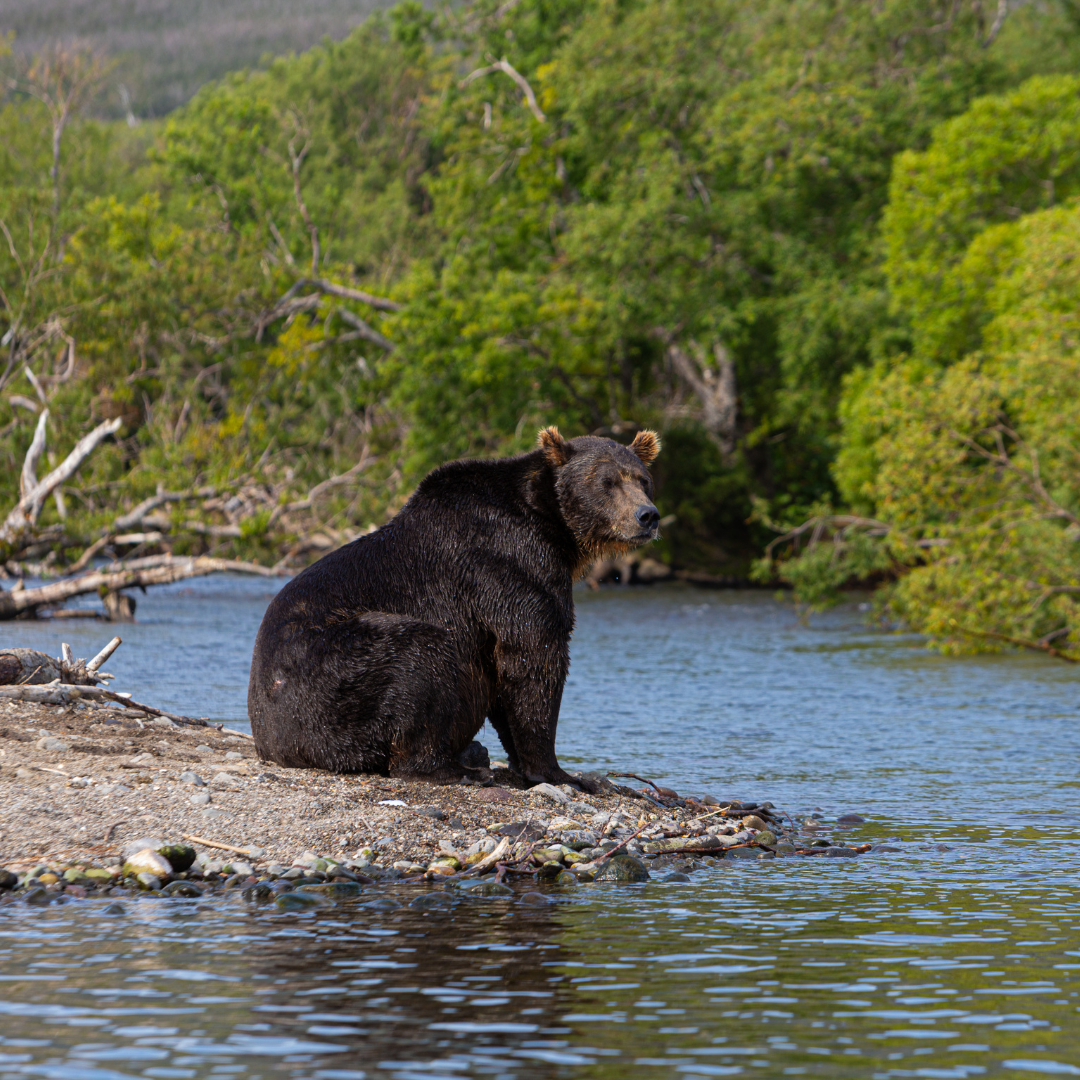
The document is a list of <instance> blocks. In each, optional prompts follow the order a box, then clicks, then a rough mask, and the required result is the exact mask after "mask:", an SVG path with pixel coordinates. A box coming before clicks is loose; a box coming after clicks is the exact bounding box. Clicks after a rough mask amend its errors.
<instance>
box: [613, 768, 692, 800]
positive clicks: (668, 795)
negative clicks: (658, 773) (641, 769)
mask: <svg viewBox="0 0 1080 1080" xmlns="http://www.w3.org/2000/svg"><path fill="white" fill-rule="evenodd" d="M608 776H625V777H629V778H630V779H631V780H640V781H641V782H642V783H643V784H648V785H649V787H651V788H652V789H653V790H654V791H655V792H656V794H657V795H663V796H664V798H665V799H677V798H679V793H678V792H677V791H672V790H671V788H666V787H661V786H660V785H659V784H654V783H653V782H652V781H651V780H646V779H645V777H644V776H638V774H637V773H632V772H609V773H608Z"/></svg>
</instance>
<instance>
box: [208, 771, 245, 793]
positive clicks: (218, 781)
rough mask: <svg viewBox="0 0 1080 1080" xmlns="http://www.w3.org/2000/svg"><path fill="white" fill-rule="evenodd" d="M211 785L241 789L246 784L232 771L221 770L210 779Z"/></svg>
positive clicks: (232, 789)
mask: <svg viewBox="0 0 1080 1080" xmlns="http://www.w3.org/2000/svg"><path fill="white" fill-rule="evenodd" d="M210 786H211V787H216V788H224V789H225V790H226V791H239V790H240V789H241V788H242V787H243V786H244V782H243V781H242V780H241V779H240V778H239V777H238V776H233V774H232V773H227V772H219V773H218V774H217V776H215V777H214V778H213V779H212V780H211V781H210Z"/></svg>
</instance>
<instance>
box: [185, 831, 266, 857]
mask: <svg viewBox="0 0 1080 1080" xmlns="http://www.w3.org/2000/svg"><path fill="white" fill-rule="evenodd" d="M181 835H182V836H183V838H184V839H185V840H190V841H191V842H192V843H193V844H202V846H203V847H212V848H218V849H219V850H221V851H235V852H236V854H237V855H250V854H251V849H250V848H243V847H233V845H232V844H219V843H218V842H217V841H216V840H206V839H204V838H203V837H201V836H190V835H188V834H187V833H182V834H181Z"/></svg>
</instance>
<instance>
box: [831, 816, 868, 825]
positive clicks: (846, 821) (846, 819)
mask: <svg viewBox="0 0 1080 1080" xmlns="http://www.w3.org/2000/svg"><path fill="white" fill-rule="evenodd" d="M865 821H866V818H864V817H863V816H862V815H861V814H841V815H840V816H839V817H838V818H837V819H836V822H837V824H838V825H862V824H863V823H864V822H865Z"/></svg>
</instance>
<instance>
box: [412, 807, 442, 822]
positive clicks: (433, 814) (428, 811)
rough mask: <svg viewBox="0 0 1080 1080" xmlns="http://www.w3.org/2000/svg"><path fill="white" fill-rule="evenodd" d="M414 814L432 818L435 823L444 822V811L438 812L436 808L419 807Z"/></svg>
mask: <svg viewBox="0 0 1080 1080" xmlns="http://www.w3.org/2000/svg"><path fill="white" fill-rule="evenodd" d="M415 813H417V814H419V815H420V816H421V817H429V818H432V819H434V820H435V821H445V820H446V813H445V811H443V810H440V809H439V808H438V807H437V806H421V807H418V808H417V809H416V811H415Z"/></svg>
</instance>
